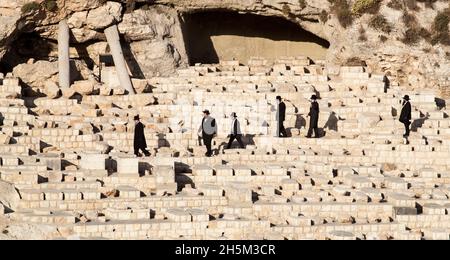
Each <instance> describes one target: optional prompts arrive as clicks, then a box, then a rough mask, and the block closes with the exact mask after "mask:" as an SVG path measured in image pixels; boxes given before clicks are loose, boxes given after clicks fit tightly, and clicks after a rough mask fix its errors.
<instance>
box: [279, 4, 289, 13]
mask: <svg viewBox="0 0 450 260" xmlns="http://www.w3.org/2000/svg"><path fill="white" fill-rule="evenodd" d="M281 11H283V14H284V15H286V16H289V15H290V14H291V8H290V7H289V5H288V4H284V5H283V8H282V9H281Z"/></svg>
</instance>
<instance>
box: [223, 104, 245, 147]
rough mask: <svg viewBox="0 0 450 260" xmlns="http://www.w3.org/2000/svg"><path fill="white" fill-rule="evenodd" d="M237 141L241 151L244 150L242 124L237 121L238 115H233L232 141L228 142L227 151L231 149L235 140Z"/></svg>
mask: <svg viewBox="0 0 450 260" xmlns="http://www.w3.org/2000/svg"><path fill="white" fill-rule="evenodd" d="M235 139H236V140H237V141H238V143H239V146H240V147H241V149H244V142H242V132H241V123H240V122H239V120H238V119H237V115H236V113H234V112H233V113H231V131H230V141H229V142H228V146H227V149H231V145H232V144H233V141H234V140H235Z"/></svg>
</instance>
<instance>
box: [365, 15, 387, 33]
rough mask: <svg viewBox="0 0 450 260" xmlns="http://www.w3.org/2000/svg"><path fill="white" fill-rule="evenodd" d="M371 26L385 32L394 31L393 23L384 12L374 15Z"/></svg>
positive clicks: (370, 22)
mask: <svg viewBox="0 0 450 260" xmlns="http://www.w3.org/2000/svg"><path fill="white" fill-rule="evenodd" d="M369 26H370V27H371V28H374V29H375V30H378V31H382V32H384V33H390V32H391V31H392V26H391V24H390V23H389V22H388V20H386V18H385V17H384V16H383V15H382V14H378V15H375V16H373V17H372V18H371V19H370V21H369Z"/></svg>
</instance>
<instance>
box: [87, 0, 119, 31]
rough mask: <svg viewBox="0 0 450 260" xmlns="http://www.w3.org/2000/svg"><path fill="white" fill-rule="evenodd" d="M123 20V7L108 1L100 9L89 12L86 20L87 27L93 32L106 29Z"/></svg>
mask: <svg viewBox="0 0 450 260" xmlns="http://www.w3.org/2000/svg"><path fill="white" fill-rule="evenodd" d="M121 19H122V5H121V4H120V3H116V2H111V1H108V2H106V4H104V5H102V6H100V7H99V8H96V9H93V10H91V11H89V13H88V15H87V19H86V24H87V27H88V28H90V29H93V30H99V29H105V28H106V27H109V26H110V25H112V24H113V23H115V22H120V20H121Z"/></svg>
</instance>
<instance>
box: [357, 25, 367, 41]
mask: <svg viewBox="0 0 450 260" xmlns="http://www.w3.org/2000/svg"><path fill="white" fill-rule="evenodd" d="M358 40H359V41H361V42H366V41H367V35H366V29H364V27H362V26H361V27H359V37H358Z"/></svg>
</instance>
